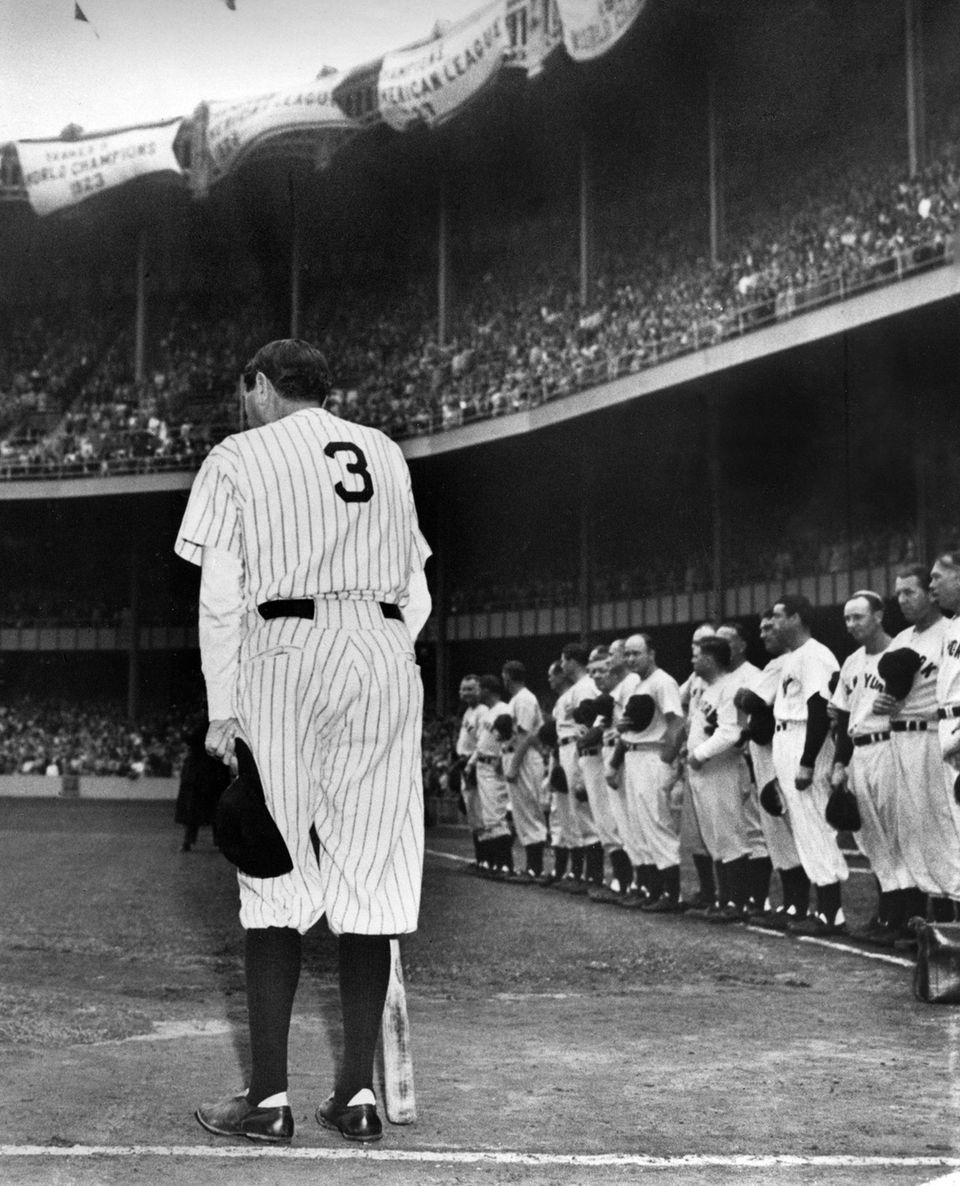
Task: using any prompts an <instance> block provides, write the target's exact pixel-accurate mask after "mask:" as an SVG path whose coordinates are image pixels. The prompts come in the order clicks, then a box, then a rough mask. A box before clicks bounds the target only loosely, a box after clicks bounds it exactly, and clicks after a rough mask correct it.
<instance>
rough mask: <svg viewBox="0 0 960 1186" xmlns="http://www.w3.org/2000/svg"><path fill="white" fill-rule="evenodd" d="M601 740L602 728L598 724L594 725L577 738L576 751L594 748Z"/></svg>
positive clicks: (579, 752) (580, 752) (580, 751)
mask: <svg viewBox="0 0 960 1186" xmlns="http://www.w3.org/2000/svg"><path fill="white" fill-rule="evenodd" d="M602 742H603V728H602V727H601V726H600V725H594V727H593V728H592V729H588V730H587V731H586V733H584V734H583V736H582V737H578V738H577V753H578V754H582V753H583V752H584V751H585V750H588V749H596V748H597V747H598V746H599V745H600V744H601V743H602Z"/></svg>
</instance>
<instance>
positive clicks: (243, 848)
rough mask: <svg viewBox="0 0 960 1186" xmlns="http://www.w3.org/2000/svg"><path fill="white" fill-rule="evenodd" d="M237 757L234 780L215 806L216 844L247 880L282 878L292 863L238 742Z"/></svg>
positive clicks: (249, 760) (250, 762)
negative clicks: (252, 878)
mask: <svg viewBox="0 0 960 1186" xmlns="http://www.w3.org/2000/svg"><path fill="white" fill-rule="evenodd" d="M236 753H237V776H236V778H235V779H234V780H233V781H232V782H231V783H230V785H229V786H228V787H227V789H226V790H225V791H224V792H223V794H222V795H221V796H220V802H219V803H218V805H217V843H218V844H219V846H220V851H221V852H222V853H223V855H224V856H225V857H226V858H227V860H228V861H229V862H230V863H231V864H232V865H236V866H237V868H238V869H239V870H240V872H241V873H246V874H247V876H248V877H262V878H267V877H282V876H283V874H284V873H289V872H290V871H291V870H292V869H293V861H292V860H291V859H290V853H289V851H288V850H287V846H286V844H285V843H284V841H283V837H282V836H281V835H280V829H279V828H278V827H277V825H276V823H275V822H274V819H273V816H272V815H271V814H270V811H269V809H268V808H267V804H266V801H265V800H264V797H263V783H262V782H261V781H260V772H259V771H258V770H257V764H256V762H254V760H253V754H251V753H250V750H249V749H248V748H247V746H246V744H245V743H244V742H243V741H241V740H240V739H239V738H238V739H237V742H236Z"/></svg>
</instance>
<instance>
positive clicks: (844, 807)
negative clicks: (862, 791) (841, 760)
mask: <svg viewBox="0 0 960 1186" xmlns="http://www.w3.org/2000/svg"><path fill="white" fill-rule="evenodd" d="M824 815H825V816H826V820H827V823H828V824H829V825H830V827H831V828H836V829H837V831H838V832H857V831H859V830H860V808H859V807H858V806H857V796H856V795H855V794H854V793H853V791H851V790H850V788H849V787H847V786H844V784H843V783H838V784H837V786H835V787H834V788H833V790H832V791H831V792H830V798H829V799H828V800H827V806H826V808H825V809H824Z"/></svg>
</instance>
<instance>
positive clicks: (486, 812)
mask: <svg viewBox="0 0 960 1186" xmlns="http://www.w3.org/2000/svg"><path fill="white" fill-rule="evenodd" d="M480 704H481V706H482V708H483V715H482V716H481V717H480V719H479V724H478V727H477V747H476V749H475V750H474V751H473V756H472V757H470V758H469V759H468V761H467V768H468V769H470V770H473V772H474V773H475V774H476V778H477V801H478V804H479V807H478V815H479V819H480V831H479V834H478V837H479V842H480V867H481V869H482V870H485V871H488V872H491V873H494V874H498V875H501V876H503V875H507V874H509V873H510V872H511V871H512V869H513V836H512V835H511V833H510V823H509V820H508V818H507V817H508V815H509V812H510V793H509V791H508V789H507V782H506V779H505V778H504V777H503V741H502V739H501V733H500V731H499V726H498V724H497V722H498V721H499V720H500V718H501V717H507V718H508V719H509V716H510V710H509V708H508V707H507V705H506V704H504V702H503V697H502V689H501V685H500V680H499V679H498V678H497V676H495V675H481V676H480Z"/></svg>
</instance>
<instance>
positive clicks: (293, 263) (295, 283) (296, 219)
mask: <svg viewBox="0 0 960 1186" xmlns="http://www.w3.org/2000/svg"><path fill="white" fill-rule="evenodd" d="M287 184H288V187H289V193H290V337H291V338H299V337H300V253H301V241H300V232H301V225H300V211H299V206H298V203H297V193H296V186H295V184H294V180H293V174H292V173H291V174H289V175H288V176H287Z"/></svg>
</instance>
